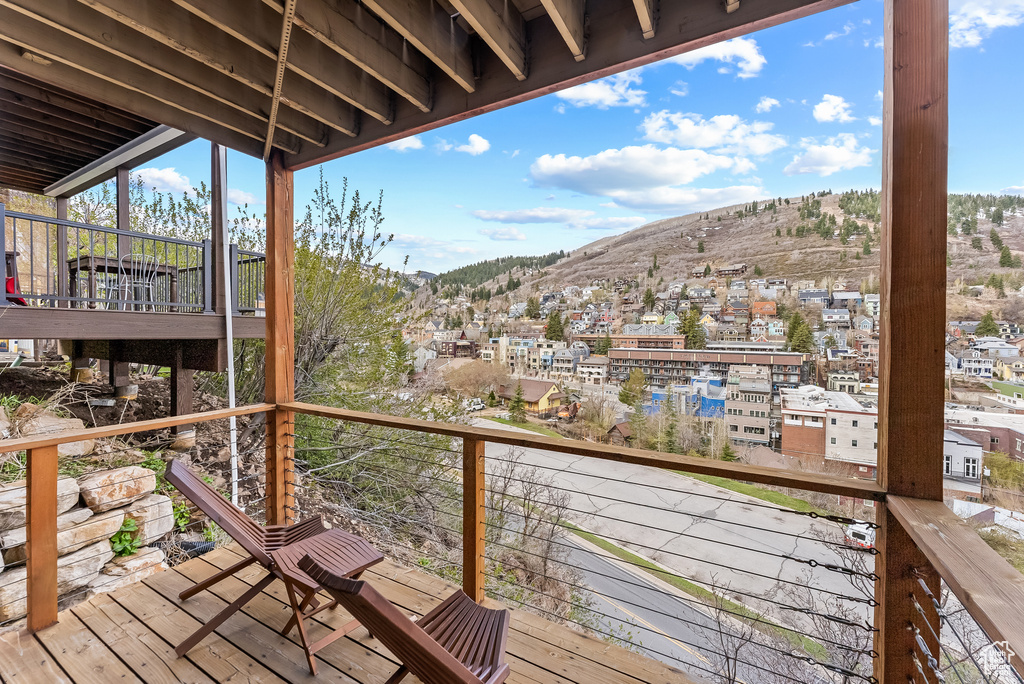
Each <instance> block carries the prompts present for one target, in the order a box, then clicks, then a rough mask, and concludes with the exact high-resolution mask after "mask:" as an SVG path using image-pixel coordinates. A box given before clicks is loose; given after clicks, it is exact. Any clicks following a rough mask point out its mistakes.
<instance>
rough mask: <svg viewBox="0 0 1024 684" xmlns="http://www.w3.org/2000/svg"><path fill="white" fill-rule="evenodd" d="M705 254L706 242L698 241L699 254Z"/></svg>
mask: <svg viewBox="0 0 1024 684" xmlns="http://www.w3.org/2000/svg"><path fill="white" fill-rule="evenodd" d="M703 253H704V241H703V240H698V241H697V254H703Z"/></svg>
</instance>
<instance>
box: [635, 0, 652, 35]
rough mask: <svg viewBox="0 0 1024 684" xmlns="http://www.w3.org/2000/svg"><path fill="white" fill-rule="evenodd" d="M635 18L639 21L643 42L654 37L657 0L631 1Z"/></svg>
mask: <svg viewBox="0 0 1024 684" xmlns="http://www.w3.org/2000/svg"><path fill="white" fill-rule="evenodd" d="M633 6H634V7H636V16H637V19H639V20H640V30H641V31H643V32H644V40H650V39H651V38H653V37H654V29H655V27H656V24H657V23H658V17H657V11H658V0H633Z"/></svg>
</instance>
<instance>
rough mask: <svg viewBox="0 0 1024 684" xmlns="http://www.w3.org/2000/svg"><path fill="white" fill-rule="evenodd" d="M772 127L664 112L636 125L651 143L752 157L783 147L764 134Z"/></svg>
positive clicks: (778, 139)
mask: <svg viewBox="0 0 1024 684" xmlns="http://www.w3.org/2000/svg"><path fill="white" fill-rule="evenodd" d="M773 126H774V124H771V123H767V122H764V121H755V122H753V123H747V122H746V121H744V120H743V119H741V118H740V117H738V116H736V115H734V114H721V115H718V116H713V117H711V118H710V119H703V118H701V116H700V115H699V114H681V113H675V114H673V113H670V112H668V111H667V110H662V111H660V112H655V113H653V114H651V115H649V116H648V117H647V118H646V119H644V122H643V123H642V124H641V125H640V127H641V129H642V130H643V132H644V138H645V139H647V140H651V141H653V142H660V143H668V144H673V145H680V146H682V147H696V148H699V149H713V150H715V151H716V152H720V153H724V154H740V155H745V154H752V155H754V156H763V155H766V154H768V153H770V152H774V151H775V150H777V149H779V148H780V147H785V146H786V139H785V138H783V137H781V136H778V135H772V134H770V133H768V131H770V130H771V129H772V128H773Z"/></svg>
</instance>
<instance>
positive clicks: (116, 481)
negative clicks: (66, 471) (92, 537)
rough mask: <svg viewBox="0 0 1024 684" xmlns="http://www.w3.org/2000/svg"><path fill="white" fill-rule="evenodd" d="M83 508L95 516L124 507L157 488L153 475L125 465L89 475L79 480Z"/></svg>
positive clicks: (147, 469) (149, 471) (148, 470)
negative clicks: (85, 507)
mask: <svg viewBox="0 0 1024 684" xmlns="http://www.w3.org/2000/svg"><path fill="white" fill-rule="evenodd" d="M78 486H79V488H80V489H81V491H82V500H83V501H84V502H85V505H86V506H88V507H89V508H91V509H92V510H93V511H94V512H96V513H102V512H103V511H109V510H110V509H111V508H118V507H119V506H125V505H127V504H130V503H131V502H133V501H136V500H137V499H141V498H142V497H144V496H145V495H146V494H149V493H150V492H152V491H153V490H154V489H156V473H154V472H153V471H152V470H150V469H149V468H143V467H142V466H128V467H126V468H116V469H114V470H104V471H101V472H98V473H90V474H88V475H83V476H82V477H80V478H78Z"/></svg>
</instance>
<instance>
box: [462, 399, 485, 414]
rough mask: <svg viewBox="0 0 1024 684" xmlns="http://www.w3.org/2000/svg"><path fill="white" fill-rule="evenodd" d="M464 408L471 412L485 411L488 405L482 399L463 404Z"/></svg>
mask: <svg viewBox="0 0 1024 684" xmlns="http://www.w3.org/2000/svg"><path fill="white" fill-rule="evenodd" d="M462 407H463V408H464V409H466V410H467V411H470V412H472V411H483V410H484V409H485V408H487V404H485V403H484V402H483V401H482V400H480V399H470V400H469V401H464V402H462Z"/></svg>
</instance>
